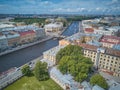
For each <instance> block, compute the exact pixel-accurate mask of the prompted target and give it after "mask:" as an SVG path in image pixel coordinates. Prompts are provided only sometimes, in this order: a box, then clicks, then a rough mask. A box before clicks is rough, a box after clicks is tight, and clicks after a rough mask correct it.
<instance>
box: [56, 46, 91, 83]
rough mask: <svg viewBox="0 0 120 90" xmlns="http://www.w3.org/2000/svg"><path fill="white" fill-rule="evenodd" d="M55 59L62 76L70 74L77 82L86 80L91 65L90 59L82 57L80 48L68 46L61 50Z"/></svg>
mask: <svg viewBox="0 0 120 90" xmlns="http://www.w3.org/2000/svg"><path fill="white" fill-rule="evenodd" d="M56 59H57V60H58V61H57V62H58V68H59V70H60V71H61V72H62V73H63V74H66V73H70V74H71V75H72V76H74V79H75V80H76V81H79V82H82V81H83V80H85V79H86V78H87V76H88V74H89V73H90V72H91V67H92V65H93V63H92V61H91V59H90V58H87V57H84V56H83V55H82V48H81V47H79V46H76V45H68V46H66V47H65V48H63V49H61V50H60V51H59V52H58V53H57V56H56Z"/></svg>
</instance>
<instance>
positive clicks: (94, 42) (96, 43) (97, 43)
mask: <svg viewBox="0 0 120 90" xmlns="http://www.w3.org/2000/svg"><path fill="white" fill-rule="evenodd" d="M87 44H90V45H94V46H101V45H102V44H101V43H100V42H98V41H97V40H91V41H89V42H87Z"/></svg>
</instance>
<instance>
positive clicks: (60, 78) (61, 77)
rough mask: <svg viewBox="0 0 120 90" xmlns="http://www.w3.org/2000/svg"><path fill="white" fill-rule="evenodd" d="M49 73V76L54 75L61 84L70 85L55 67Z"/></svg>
mask: <svg viewBox="0 0 120 90" xmlns="http://www.w3.org/2000/svg"><path fill="white" fill-rule="evenodd" d="M50 73H51V74H54V75H55V76H56V78H57V79H58V80H59V81H60V82H61V83H63V84H71V82H70V81H68V80H67V79H66V78H65V77H64V75H63V74H62V73H61V72H60V71H59V70H58V69H57V68H56V67H53V68H52V69H51V70H50Z"/></svg>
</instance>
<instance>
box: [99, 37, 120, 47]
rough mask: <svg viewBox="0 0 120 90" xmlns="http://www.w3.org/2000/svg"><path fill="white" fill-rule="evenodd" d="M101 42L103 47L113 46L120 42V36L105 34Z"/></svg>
mask: <svg viewBox="0 0 120 90" xmlns="http://www.w3.org/2000/svg"><path fill="white" fill-rule="evenodd" d="M100 42H101V43H102V46H103V47H107V48H112V47H113V46H114V45H118V44H120V37H117V36H110V35H104V36H103V37H102V38H101V39H100Z"/></svg>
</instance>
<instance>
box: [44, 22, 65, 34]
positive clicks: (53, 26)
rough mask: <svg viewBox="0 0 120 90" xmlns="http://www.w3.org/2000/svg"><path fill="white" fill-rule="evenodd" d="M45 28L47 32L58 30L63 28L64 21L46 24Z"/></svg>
mask: <svg viewBox="0 0 120 90" xmlns="http://www.w3.org/2000/svg"><path fill="white" fill-rule="evenodd" d="M44 28H45V31H46V32H57V31H60V30H62V29H63V23H62V22H56V23H50V24H47V25H45V27H44Z"/></svg>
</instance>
